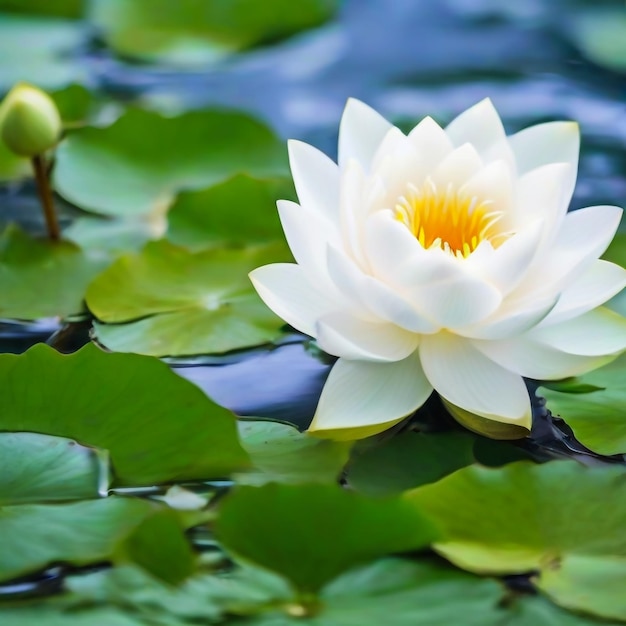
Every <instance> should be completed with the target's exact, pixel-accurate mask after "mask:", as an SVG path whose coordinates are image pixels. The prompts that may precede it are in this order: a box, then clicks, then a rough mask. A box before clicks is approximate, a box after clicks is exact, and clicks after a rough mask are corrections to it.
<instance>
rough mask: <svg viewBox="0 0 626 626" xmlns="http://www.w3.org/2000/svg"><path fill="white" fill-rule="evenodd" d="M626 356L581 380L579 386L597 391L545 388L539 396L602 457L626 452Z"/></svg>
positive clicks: (580, 439)
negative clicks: (578, 391) (581, 391)
mask: <svg viewBox="0 0 626 626" xmlns="http://www.w3.org/2000/svg"><path fill="white" fill-rule="evenodd" d="M625 380H626V354H625V355H622V356H621V357H619V358H618V359H616V360H615V361H613V362H612V363H609V364H608V365H605V366H604V367H601V368H600V369H597V370H594V371H592V372H589V373H588V374H584V375H583V376H580V377H579V378H578V381H579V384H581V385H585V386H589V387H592V388H596V390H595V391H590V392H589V393H576V394H572V393H571V391H569V390H565V391H560V390H555V389H554V388H551V387H548V386H543V387H540V388H539V390H538V391H537V393H538V394H539V395H541V396H544V397H545V398H546V401H547V406H548V408H549V409H550V411H552V413H554V414H555V415H560V416H561V417H562V418H563V419H564V420H565V421H566V422H567V424H568V425H569V426H570V427H571V428H572V430H573V431H574V434H575V435H576V438H577V439H578V440H579V441H580V442H581V443H583V444H584V445H585V446H587V447H588V448H590V449H591V450H593V451H594V452H598V453H599V454H607V455H610V454H625V453H626V385H624V381H625Z"/></svg>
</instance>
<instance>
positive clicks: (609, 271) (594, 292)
mask: <svg viewBox="0 0 626 626" xmlns="http://www.w3.org/2000/svg"><path fill="white" fill-rule="evenodd" d="M624 287H626V269H624V268H623V267H620V266H619V265H616V264H615V263H610V262H609V261H603V260H599V261H596V262H595V263H593V264H592V265H591V266H590V267H588V268H587V269H586V270H585V271H584V272H582V274H580V276H578V278H576V280H575V281H574V282H573V283H572V284H570V285H569V287H568V288H567V289H566V290H565V291H564V292H563V293H562V294H561V297H560V298H559V301H558V302H557V305H556V306H555V307H554V309H553V310H552V312H551V313H550V315H549V316H548V317H546V318H545V320H544V321H543V322H542V323H541V325H542V326H544V325H549V324H556V323H558V322H563V321H565V320H568V319H570V318H572V317H576V316H577V315H581V314H582V313H586V312H587V311H590V310H591V309H594V308H595V307H597V306H599V305H601V304H604V303H605V302H606V301H607V300H609V299H610V298H612V297H613V296H614V295H616V294H618V293H619V292H620V291H621V290H622V289H623V288H624Z"/></svg>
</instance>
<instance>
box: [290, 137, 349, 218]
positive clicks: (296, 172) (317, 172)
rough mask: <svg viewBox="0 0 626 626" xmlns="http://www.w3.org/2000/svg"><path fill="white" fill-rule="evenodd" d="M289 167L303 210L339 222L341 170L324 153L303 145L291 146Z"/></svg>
mask: <svg viewBox="0 0 626 626" xmlns="http://www.w3.org/2000/svg"><path fill="white" fill-rule="evenodd" d="M287 145H288V147H289V163H290V164H291V174H292V176H293V182H294V185H295V187H296V191H297V192H298V199H299V201H300V204H301V205H302V206H303V207H306V208H309V209H311V210H314V211H318V212H319V213H320V214H322V215H324V216H325V217H327V218H328V219H329V220H331V221H332V222H338V221H339V168H338V167H337V165H336V163H334V162H333V161H332V160H331V159H329V158H328V157H327V156H326V155H325V154H324V153H323V152H320V151H319V150H317V149H316V148H314V147H313V146H310V145H309V144H308V143H304V142H303V141H294V140H291V141H289V142H288V144H287Z"/></svg>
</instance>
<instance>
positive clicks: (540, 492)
mask: <svg viewBox="0 0 626 626" xmlns="http://www.w3.org/2000/svg"><path fill="white" fill-rule="evenodd" d="M405 500H406V501H407V502H409V503H411V504H413V505H415V506H416V507H418V508H419V510H420V511H423V512H424V513H425V514H426V515H427V516H428V517H430V518H431V519H432V520H433V522H434V523H436V524H438V525H439V526H440V528H441V529H442V531H443V533H444V536H445V540H443V541H441V542H439V543H437V544H435V547H436V549H437V551H439V552H440V553H441V554H443V555H444V556H445V557H446V558H448V559H449V560H450V561H452V562H453V563H455V564H456V565H459V566H460V567H463V568H465V569H469V570H470V571H474V572H483V573H496V574H517V573H524V572H538V574H537V576H536V578H535V584H536V585H537V586H538V587H539V588H540V589H541V590H543V591H544V592H545V593H546V594H547V595H548V596H550V597H551V598H552V599H553V600H554V601H555V602H556V603H557V604H559V605H561V606H563V607H566V608H569V609H573V610H580V611H587V612H590V613H593V614H595V615H598V616H601V617H606V618H609V619H611V618H612V619H623V617H624V615H626V597H625V596H624V594H623V589H624V585H625V584H626V535H625V534H624V525H625V524H626V506H625V505H626V470H625V469H624V468H623V467H602V468H599V467H595V468H590V467H585V466H582V465H579V464H578V463H576V462H573V461H553V462H549V463H544V464H541V465H534V464H531V463H528V462H525V461H522V462H520V463H513V464H511V465H508V466H505V467H503V468H498V469H487V468H484V467H479V466H470V467H466V468H464V469H461V470H459V471H458V472H456V473H454V474H452V475H450V476H447V477H446V478H443V479H442V480H440V481H439V482H437V483H434V484H432V485H425V486H423V487H419V488H418V489H415V490H413V491H411V492H408V493H407V494H406V496H405Z"/></svg>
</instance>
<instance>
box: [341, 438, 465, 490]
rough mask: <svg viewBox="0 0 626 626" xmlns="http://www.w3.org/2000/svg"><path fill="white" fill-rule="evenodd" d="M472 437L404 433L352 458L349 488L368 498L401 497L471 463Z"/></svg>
mask: <svg viewBox="0 0 626 626" xmlns="http://www.w3.org/2000/svg"><path fill="white" fill-rule="evenodd" d="M474 439H475V438H474V437H472V436H471V435H469V434H465V433H454V432H450V433H429V434H425V433H417V432H407V433H403V434H401V435H398V436H395V437H391V438H389V439H387V440H386V441H384V442H383V443H381V444H379V445H375V446H372V447H370V448H368V449H367V450H365V452H363V453H361V454H358V455H357V454H355V455H354V458H353V459H352V460H351V462H350V466H349V469H348V482H349V484H350V486H351V487H353V488H355V489H357V490H358V491H361V492H363V493H366V494H369V495H387V494H394V493H401V492H402V491H405V490H406V489H411V488H413V487H418V486H419V485H424V484H426V483H432V482H435V481H436V480H439V479H440V478H443V477H444V476H447V475H448V474H450V473H451V472H454V471H456V470H457V469H459V468H461V467H465V466H466V465H470V464H471V463H473V462H474V454H473V447H474Z"/></svg>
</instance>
